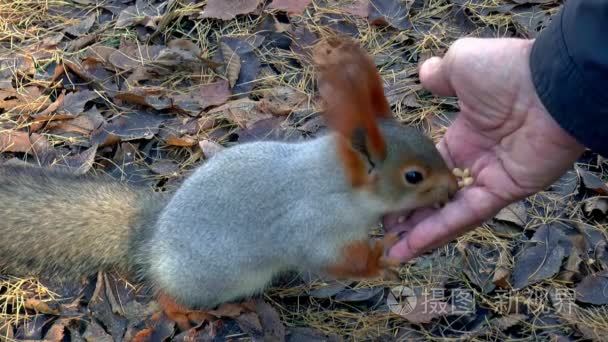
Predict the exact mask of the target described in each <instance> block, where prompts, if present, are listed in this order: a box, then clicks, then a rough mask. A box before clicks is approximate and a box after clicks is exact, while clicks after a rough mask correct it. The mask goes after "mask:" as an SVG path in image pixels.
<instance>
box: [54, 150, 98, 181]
mask: <svg viewBox="0 0 608 342" xmlns="http://www.w3.org/2000/svg"><path fill="white" fill-rule="evenodd" d="M96 153H97V145H93V146H91V147H90V148H88V149H86V150H85V151H83V152H81V153H80V154H77V155H72V156H68V157H64V158H62V159H61V160H60V161H58V162H57V163H56V164H54V165H53V166H54V167H57V168H62V169H65V170H68V171H69V172H71V173H73V174H75V175H84V174H86V173H87V172H89V170H90V169H91V168H92V167H93V163H94V161H95V155H96Z"/></svg>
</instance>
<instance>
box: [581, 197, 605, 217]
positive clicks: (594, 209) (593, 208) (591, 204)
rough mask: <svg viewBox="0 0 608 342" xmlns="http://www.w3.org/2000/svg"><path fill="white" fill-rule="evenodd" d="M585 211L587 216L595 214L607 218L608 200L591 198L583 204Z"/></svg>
mask: <svg viewBox="0 0 608 342" xmlns="http://www.w3.org/2000/svg"><path fill="white" fill-rule="evenodd" d="M583 210H585V213H586V214H587V216H593V215H595V214H597V215H601V216H606V213H607V212H608V198H606V197H591V198H589V199H586V200H585V201H584V202H583Z"/></svg>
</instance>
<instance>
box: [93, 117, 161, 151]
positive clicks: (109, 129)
mask: <svg viewBox="0 0 608 342" xmlns="http://www.w3.org/2000/svg"><path fill="white" fill-rule="evenodd" d="M164 121H165V118H163V117H161V116H159V115H157V114H152V113H148V112H143V111H135V112H130V113H125V114H122V115H120V116H119V117H117V118H115V119H113V120H112V121H111V122H109V123H108V124H106V125H104V126H102V127H100V128H99V129H97V130H95V131H93V133H91V143H92V144H98V145H99V146H105V145H108V144H112V143H114V142H116V141H118V140H120V141H130V140H138V139H151V138H152V137H154V135H156V134H157V133H158V131H159V127H160V125H161V124H162V123H163V122H164Z"/></svg>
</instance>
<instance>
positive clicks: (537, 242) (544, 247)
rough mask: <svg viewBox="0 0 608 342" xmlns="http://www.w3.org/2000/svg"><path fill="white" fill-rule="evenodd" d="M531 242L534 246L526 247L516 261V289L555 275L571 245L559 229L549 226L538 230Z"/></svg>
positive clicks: (514, 276) (514, 272) (514, 284)
mask: <svg viewBox="0 0 608 342" xmlns="http://www.w3.org/2000/svg"><path fill="white" fill-rule="evenodd" d="M531 241H532V242H533V244H532V245H529V246H527V247H525V248H524V249H523V251H522V252H521V253H520V254H519V255H518V256H517V257H516V259H515V267H514V270H513V288H514V289H521V288H523V287H526V286H527V285H530V284H533V283H536V282H538V281H541V280H543V279H547V278H550V277H552V276H553V275H555V274H556V273H557V272H558V271H559V269H560V267H561V264H562V259H563V258H564V256H565V255H566V253H567V252H566V249H567V248H568V247H569V245H570V241H569V240H568V239H567V237H566V236H565V235H564V233H563V232H562V231H561V230H560V229H559V227H557V226H549V225H542V226H541V227H540V228H538V229H537V231H536V233H534V236H533V237H532V239H531ZM568 252H569V251H568Z"/></svg>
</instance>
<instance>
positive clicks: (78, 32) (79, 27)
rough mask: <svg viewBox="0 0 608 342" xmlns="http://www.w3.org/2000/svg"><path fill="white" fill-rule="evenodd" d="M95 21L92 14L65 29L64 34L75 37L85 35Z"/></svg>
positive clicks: (95, 17)
mask: <svg viewBox="0 0 608 342" xmlns="http://www.w3.org/2000/svg"><path fill="white" fill-rule="evenodd" d="M95 19H97V14H96V13H95V12H93V13H91V14H90V15H89V16H87V17H86V18H84V19H82V20H80V22H79V23H78V24H76V25H72V26H69V27H67V28H66V29H65V30H64V32H67V33H69V34H71V35H73V36H76V37H80V36H82V35H85V34H87V33H88V32H89V30H90V29H91V27H93V24H94V23H95Z"/></svg>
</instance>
